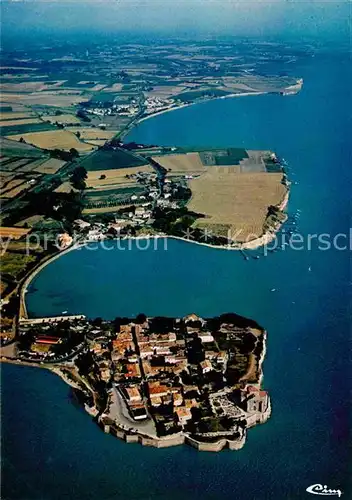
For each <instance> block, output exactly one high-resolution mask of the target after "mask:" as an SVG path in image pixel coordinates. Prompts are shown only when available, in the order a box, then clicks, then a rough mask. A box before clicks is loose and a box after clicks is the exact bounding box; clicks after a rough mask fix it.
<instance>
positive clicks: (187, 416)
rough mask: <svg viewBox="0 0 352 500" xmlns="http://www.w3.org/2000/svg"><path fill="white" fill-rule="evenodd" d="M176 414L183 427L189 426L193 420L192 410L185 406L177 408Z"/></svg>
mask: <svg viewBox="0 0 352 500" xmlns="http://www.w3.org/2000/svg"><path fill="white" fill-rule="evenodd" d="M175 413H176V416H177V420H178V421H179V423H180V424H181V425H185V424H187V422H188V421H189V420H191V419H192V413H191V410H190V408H186V407H185V406H180V407H179V408H176V409H175Z"/></svg>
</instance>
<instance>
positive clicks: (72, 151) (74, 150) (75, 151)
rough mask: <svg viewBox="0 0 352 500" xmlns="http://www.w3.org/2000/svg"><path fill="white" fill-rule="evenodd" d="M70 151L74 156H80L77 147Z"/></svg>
mask: <svg viewBox="0 0 352 500" xmlns="http://www.w3.org/2000/svg"><path fill="white" fill-rule="evenodd" d="M70 153H71V155H72V158H78V156H79V154H78V151H77V149H75V148H71V149H70Z"/></svg>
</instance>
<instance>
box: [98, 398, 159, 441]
mask: <svg viewBox="0 0 352 500" xmlns="http://www.w3.org/2000/svg"><path fill="white" fill-rule="evenodd" d="M109 394H110V397H111V399H110V401H111V403H110V410H109V413H107V415H108V416H109V417H110V418H111V419H112V420H115V421H116V422H117V423H118V424H120V425H123V426H124V427H126V428H127V429H130V428H131V427H133V429H135V430H136V431H137V432H141V433H143V434H148V435H150V436H153V437H156V429H155V425H154V422H153V421H152V420H151V419H148V420H140V421H138V420H133V418H132V417H131V415H130V414H129V412H128V409H127V406H126V403H125V401H124V399H123V397H122V395H121V394H120V392H119V390H118V389H116V388H113V389H111V391H110V393H109ZM105 413H106V412H105Z"/></svg>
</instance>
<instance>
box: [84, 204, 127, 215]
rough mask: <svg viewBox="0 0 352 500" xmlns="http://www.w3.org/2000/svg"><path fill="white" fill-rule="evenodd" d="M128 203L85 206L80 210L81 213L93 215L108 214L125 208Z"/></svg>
mask: <svg viewBox="0 0 352 500" xmlns="http://www.w3.org/2000/svg"><path fill="white" fill-rule="evenodd" d="M128 206H130V205H113V206H109V207H96V208H85V209H84V210H83V212H82V214H83V215H94V214H109V213H112V212H116V211H117V210H120V209H121V208H126V207H128Z"/></svg>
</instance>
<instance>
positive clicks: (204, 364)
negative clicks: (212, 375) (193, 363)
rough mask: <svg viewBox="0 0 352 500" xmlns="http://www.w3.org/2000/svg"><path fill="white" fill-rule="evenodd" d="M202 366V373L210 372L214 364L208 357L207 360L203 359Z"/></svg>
mask: <svg viewBox="0 0 352 500" xmlns="http://www.w3.org/2000/svg"><path fill="white" fill-rule="evenodd" d="M200 367H201V369H202V373H209V372H211V371H212V369H213V366H212V364H211V363H210V361H209V359H206V360H204V361H202V362H201V364H200Z"/></svg>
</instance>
